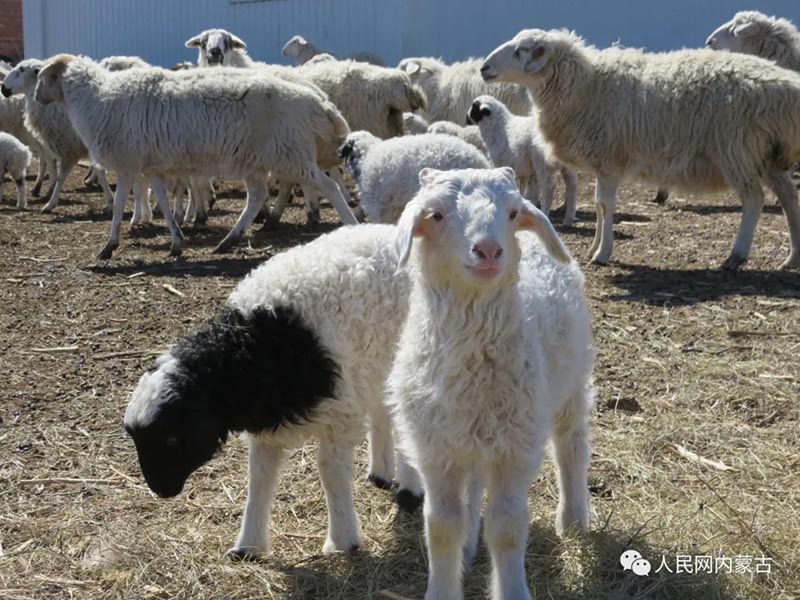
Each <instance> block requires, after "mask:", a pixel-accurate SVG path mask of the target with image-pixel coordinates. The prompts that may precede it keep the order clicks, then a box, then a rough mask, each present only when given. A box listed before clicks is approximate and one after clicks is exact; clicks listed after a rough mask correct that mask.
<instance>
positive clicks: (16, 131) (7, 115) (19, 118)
mask: <svg viewBox="0 0 800 600" xmlns="http://www.w3.org/2000/svg"><path fill="white" fill-rule="evenodd" d="M0 131H4V132H5V133H8V134H10V135H13V136H14V137H15V138H17V139H18V140H19V141H20V142H22V143H23V144H25V145H26V146H27V147H28V148H30V149H31V152H32V153H33V154H34V156H36V158H37V160H38V162H39V170H38V172H37V174H36V181H35V182H34V183H33V188H32V189H31V193H32V194H33V195H34V196H38V195H39V193H40V192H41V189H42V183H43V182H44V177H45V175H49V176H50V185H51V190H50V191H52V186H53V185H55V181H56V161H55V159H54V158H53V157H52V156H51V155H50V152H48V151H47V150H46V149H45V147H44V146H42V144H40V143H39V141H38V140H37V139H36V136H34V135H33V133H31V131H30V130H28V128H27V127H25V97H24V96H11V97H9V98H5V97H3V96H0Z"/></svg>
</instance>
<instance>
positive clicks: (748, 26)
mask: <svg viewBox="0 0 800 600" xmlns="http://www.w3.org/2000/svg"><path fill="white" fill-rule="evenodd" d="M757 31H758V25H757V24H756V23H742V24H741V25H737V26H736V27H734V28H733V35H734V37H749V36H751V35H755V33H756V32H757Z"/></svg>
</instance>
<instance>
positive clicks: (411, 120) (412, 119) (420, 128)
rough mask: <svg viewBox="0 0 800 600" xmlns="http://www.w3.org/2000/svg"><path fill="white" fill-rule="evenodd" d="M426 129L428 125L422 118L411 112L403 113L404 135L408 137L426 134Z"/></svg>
mask: <svg viewBox="0 0 800 600" xmlns="http://www.w3.org/2000/svg"><path fill="white" fill-rule="evenodd" d="M428 127H430V125H429V123H428V121H426V120H425V118H424V117H423V116H421V115H418V114H416V113H412V112H404V113H403V129H404V130H405V132H406V133H408V134H410V135H419V134H420V133H428Z"/></svg>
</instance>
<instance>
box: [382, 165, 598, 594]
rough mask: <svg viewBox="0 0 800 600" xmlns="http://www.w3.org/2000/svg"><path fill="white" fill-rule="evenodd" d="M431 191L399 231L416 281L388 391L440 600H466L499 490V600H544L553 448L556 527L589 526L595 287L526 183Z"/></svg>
mask: <svg viewBox="0 0 800 600" xmlns="http://www.w3.org/2000/svg"><path fill="white" fill-rule="evenodd" d="M419 177H420V183H421V185H422V187H421V189H420V192H419V194H418V195H417V197H416V198H414V200H413V201H411V202H410V203H409V204H408V206H407V207H406V210H405V211H404V212H403V216H402V217H401V219H400V222H399V224H398V228H397V254H398V257H399V258H398V260H399V265H400V266H402V265H403V264H405V262H406V260H407V259H409V258H410V261H409V262H410V264H411V265H412V266H413V269H412V275H411V281H412V284H411V296H410V298H409V307H408V315H407V317H406V322H405V326H404V327H403V332H402V334H401V336H400V342H399V346H398V350H397V355H396V357H395V362H394V366H393V367H392V371H391V374H390V376H389V379H388V383H387V387H388V390H389V392H390V398H389V401H390V406H391V407H392V411H393V417H394V424H395V429H396V431H397V434H398V439H399V443H400V448H401V450H402V452H403V454H404V455H406V456H407V457H408V458H409V459H410V461H411V464H412V465H414V466H415V467H416V468H417V469H418V471H419V473H420V475H421V477H422V483H423V489H424V492H425V505H424V509H425V538H426V541H427V546H428V592H427V594H426V595H425V598H426V600H457V599H460V598H462V597H463V596H462V585H461V574H462V568H464V567H467V568H468V567H469V565H470V563H471V561H472V559H473V557H474V556H475V553H476V550H477V545H478V531H479V529H480V512H481V505H482V501H483V491H484V487H485V488H486V489H487V491H488V500H487V505H486V513H485V515H484V537H485V539H486V543H487V545H488V546H489V553H490V555H491V559H492V586H491V597H492V598H494V599H495V600H501V599H511V598H513V599H514V600H521V599H524V598H530V595H529V593H528V585H527V579H526V577H525V548H526V543H527V538H528V527H529V518H528V503H527V497H528V490H529V489H530V486H531V484H532V483H533V480H534V479H535V477H536V475H537V472H538V470H539V466H540V463H541V461H542V458H543V455H544V451H545V444H546V442H547V441H548V439H549V438H552V441H553V444H554V447H555V459H556V466H557V469H558V485H559V492H560V500H559V506H558V513H557V517H556V528H557V530H558V532H559V533H563V532H564V531H565V530H567V529H570V528H574V529H578V530H585V529H586V528H587V527H588V521H589V490H588V483H587V471H588V467H589V460H590V440H589V424H588V417H589V412H590V409H591V404H592V400H593V390H592V381H591V380H592V365H593V361H594V351H593V349H592V336H591V326H590V318H589V311H588V307H587V303H586V297H585V294H584V285H583V275H582V274H581V272H580V269H579V268H578V267H577V265H576V264H575V263H574V262H572V261H571V259H570V256H569V253H568V252H567V250H566V248H565V247H564V246H563V244H562V243H561V241H560V240H559V238H558V236H557V234H556V232H555V231H554V230H553V227H552V225H551V224H550V222H549V221H548V219H547V217H545V216H544V215H543V214H542V213H541V212H540V211H539V210H538V209H537V208H535V207H534V206H533V205H532V204H531V203H529V202H528V201H526V200H525V199H524V198H523V197H522V196H521V195H520V193H519V192H518V189H517V186H516V175H515V174H514V171H513V170H511V169H509V168H501V169H494V170H490V171H487V170H464V171H450V172H438V171H433V170H431V169H425V170H423V171H422V172H421V173H420V176H419ZM524 230H530V231H532V232H533V233H534V234H535V235H533V234H531V233H530V232H529V231H524ZM415 240H416V241H415ZM412 246H413V247H412Z"/></svg>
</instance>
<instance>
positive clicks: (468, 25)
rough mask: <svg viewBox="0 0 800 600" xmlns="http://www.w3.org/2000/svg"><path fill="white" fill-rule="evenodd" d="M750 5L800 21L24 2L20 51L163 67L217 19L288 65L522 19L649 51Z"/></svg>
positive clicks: (775, 3) (485, 34)
mask: <svg viewBox="0 0 800 600" xmlns="http://www.w3.org/2000/svg"><path fill="white" fill-rule="evenodd" d="M752 8H756V9H758V10H761V11H763V12H766V13H768V14H777V15H780V16H784V17H786V18H789V19H790V20H792V21H793V22H794V23H795V24H798V25H800V1H798V0H706V1H703V0H666V1H664V0H661V1H658V2H654V1H648V0H600V1H591V0H248V1H243V0H23V27H24V31H25V54H26V56H28V57H38V58H42V57H47V56H51V55H53V54H57V53H59V52H71V53H74V54H86V55H89V56H93V57H96V58H102V57H103V56H108V55H111V54H134V55H139V56H141V57H143V58H144V59H146V60H148V61H150V62H152V63H154V64H161V65H171V64H174V63H176V62H179V61H181V60H195V58H196V52H195V51H192V50H189V49H187V48H184V47H183V42H184V41H185V40H186V39H188V38H189V37H191V36H192V35H194V34H195V33H197V32H199V31H201V30H203V29H207V28H211V27H224V28H225V29H229V30H230V31H232V32H234V33H236V34H237V35H238V36H239V37H241V38H242V39H244V40H245V41H246V42H247V44H248V46H249V52H250V54H251V55H252V56H253V57H254V58H257V59H260V60H265V61H268V62H286V59H284V58H283V57H281V55H280V49H281V47H282V45H283V43H284V42H285V41H286V40H287V39H288V38H290V37H291V36H292V35H294V34H298V33H299V34H302V35H304V36H305V37H307V38H308V39H310V40H312V41H314V42H315V43H316V44H317V45H318V46H320V47H323V48H325V49H329V50H332V51H334V52H338V53H342V54H347V53H349V52H355V51H359V50H365V51H370V52H374V53H376V54H378V55H380V56H382V57H383V58H384V59H385V60H386V61H387V64H395V63H396V62H397V61H398V60H399V59H401V58H402V57H404V56H441V57H443V58H444V59H446V60H448V61H452V60H457V59H460V58H464V57H467V56H482V55H485V54H486V53H487V52H488V51H490V50H491V49H493V48H494V47H495V46H497V45H498V44H499V43H501V42H503V41H505V40H506V39H508V38H510V37H511V36H513V35H514V34H515V33H516V32H517V31H519V30H520V29H523V28H528V27H539V28H543V29H548V28H553V27H567V28H570V29H574V30H576V31H577V32H578V33H579V34H581V35H582V36H584V37H585V38H586V39H587V40H589V41H590V42H591V43H593V44H596V45H598V46H601V47H602V46H607V45H609V44H611V43H612V42H616V41H619V42H621V43H622V44H624V45H626V46H637V47H638V46H643V47H646V48H648V49H651V50H668V49H672V48H681V47H694V46H701V45H702V44H703V42H704V41H705V38H706V36H707V35H708V34H709V33H710V32H711V31H712V30H713V29H715V28H716V26H717V25H719V24H720V23H722V22H723V21H726V20H728V19H729V18H730V17H731V16H732V15H733V13H734V12H736V11H737V10H743V9H752Z"/></svg>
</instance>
